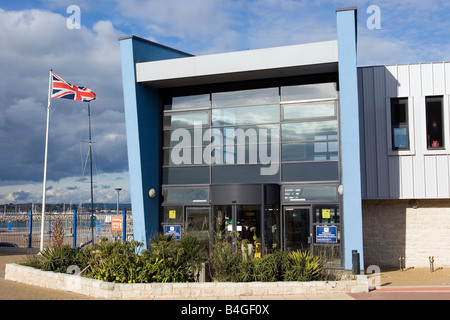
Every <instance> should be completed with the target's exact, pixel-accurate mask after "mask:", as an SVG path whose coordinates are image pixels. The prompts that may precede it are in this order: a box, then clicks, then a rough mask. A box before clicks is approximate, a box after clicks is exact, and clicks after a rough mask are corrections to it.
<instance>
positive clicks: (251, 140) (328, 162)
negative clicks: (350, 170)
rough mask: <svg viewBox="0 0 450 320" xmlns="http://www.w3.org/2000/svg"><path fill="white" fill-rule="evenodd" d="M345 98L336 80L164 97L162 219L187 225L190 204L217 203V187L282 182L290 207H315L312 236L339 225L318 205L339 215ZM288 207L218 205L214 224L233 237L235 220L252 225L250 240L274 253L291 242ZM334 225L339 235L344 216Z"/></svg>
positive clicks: (284, 200) (284, 202) (283, 196)
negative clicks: (212, 191) (213, 189)
mask: <svg viewBox="0 0 450 320" xmlns="http://www.w3.org/2000/svg"><path fill="white" fill-rule="evenodd" d="M337 99H338V92H337V88H336V83H333V82H330V83H319V84H308V85H290V86H275V87H271V88H262V89H251V90H238V91H230V92H207V93H205V94H198V95H190V96H166V97H164V101H165V102H166V103H165V105H164V118H163V159H162V188H163V195H164V199H163V210H162V222H163V223H166V224H171V223H179V224H185V223H186V221H185V220H186V213H185V211H186V208H187V207H189V206H192V205H196V206H199V205H204V206H210V204H211V201H212V199H210V195H209V188H210V186H211V185H216V184H217V185H220V184H249V183H250V184H259V183H260V184H279V185H281V186H282V188H281V197H280V201H281V204H282V205H284V206H287V205H289V206H295V205H299V204H301V205H310V206H311V210H312V211H311V212H312V219H311V223H310V225H311V227H310V229H311V230H310V231H311V233H314V232H315V231H314V230H313V229H314V228H315V227H316V226H318V227H320V228H322V227H324V226H327V225H331V224H330V223H331V222H325V220H323V221H322V220H317V219H316V216H317V215H316V211H315V210H316V207H314V206H315V205H316V204H324V203H325V207H323V208H322V207H320V208H319V207H318V208H319V209H317V210H323V211H320V212H321V213H322V212H324V215H323V216H324V217H326V216H327V214H328V212H329V211H328V209H329V210H330V215H333V213H334V215H335V216H338V215H339V205H338V204H339V201H338V195H337V186H338V185H339V179H340V178H339V177H340V174H339V125H338V113H339V112H338V103H337V101H338V100H337ZM356 147H357V146H355V148H356ZM278 196H279V195H278ZM328 204H333V205H334V207H333V206H331V207H330V205H328ZM238 207H239V208H238ZM328 207H330V208H328ZM230 210H236V213H235V215H236V214H237V221H235V222H233V221H231V219H232V218H231V217H232V214H233V212H232V211H230ZM228 211H230V212H228ZM284 212H285V210H283V208H282V207H281V206H276V207H271V206H256V207H252V208H250V207H248V206H245V204H238V205H236V208H235V209H233V208H232V206H231V205H229V206H214V207H213V208H212V207H211V215H212V219H211V220H210V221H211V228H213V229H214V230H217V231H221V232H222V233H223V235H224V236H225V237H226V236H227V232H228V230H229V225H230V224H232V223H235V224H239V225H240V226H242V227H240V229H241V231H242V232H241V233H240V234H241V237H244V233H248V232H247V231H249V230H250V229H252V230H254V231H255V232H256V233H255V234H253V235H252V236H251V238H249V239H248V240H249V242H252V241H251V240H252V239H253V238H254V237H255V238H256V239H257V241H263V242H264V243H263V247H264V250H265V252H271V251H273V250H276V249H279V248H280V247H281V246H282V243H283V237H284V236H285V235H283V230H282V229H283V228H281V227H280V226H281V222H282V221H285V220H286V219H284V220H283V219H282V215H283V214H284ZM319 216H320V215H319ZM324 219H325V218H324ZM213 221H214V222H213ZM330 221H331V220H330ZM202 223H203V221H202ZM251 223H256V224H257V226H258V227H257V228H252V227H251V226H250V224H251ZM215 224H219V225H217V226H216V225H215ZM334 226H336V227H337V229H338V233H339V232H340V231H339V229H340V221H339V219H337V220H333V227H334ZM247 227H248V228H247ZM320 228H319V229H320ZM320 230H322V229H320ZM244 231H245V232H244ZM246 235H247V234H246ZM316 239H317V236H316V234H314V237H313V241H316ZM320 241H323V239H322V238H320ZM339 241H340V240H338V243H337V244H339ZM315 244H317V245H319V246H323V245H327V244H328V243H326V242H318V243H316V242H315ZM333 244H335V243H333Z"/></svg>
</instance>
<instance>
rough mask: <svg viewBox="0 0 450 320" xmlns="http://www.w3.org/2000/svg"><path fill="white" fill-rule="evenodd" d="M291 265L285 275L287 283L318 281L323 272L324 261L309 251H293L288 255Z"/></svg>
mask: <svg viewBox="0 0 450 320" xmlns="http://www.w3.org/2000/svg"><path fill="white" fill-rule="evenodd" d="M288 259H289V265H288V267H287V268H286V270H285V273H284V280H285V281H316V280H319V279H320V277H321V275H322V271H323V261H322V260H321V259H320V258H319V257H317V256H313V255H312V254H311V253H310V252H309V251H300V250H297V251H292V252H289V254H288Z"/></svg>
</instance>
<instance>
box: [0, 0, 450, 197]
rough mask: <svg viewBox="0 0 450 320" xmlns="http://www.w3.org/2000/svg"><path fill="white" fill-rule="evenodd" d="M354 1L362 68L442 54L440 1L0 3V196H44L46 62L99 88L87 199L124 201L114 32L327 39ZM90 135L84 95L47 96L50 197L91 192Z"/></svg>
mask: <svg viewBox="0 0 450 320" xmlns="http://www.w3.org/2000/svg"><path fill="white" fill-rule="evenodd" d="M74 6H76V8H78V9H79V11H77V10H75V11H73V10H72V8H73V7H74ZM353 6H357V7H358V65H359V66H365V65H389V64H405V63H420V62H442V61H450V19H449V18H448V17H450V2H448V1H445V0H431V1H418V0H401V1H395V0H378V1H376V0H373V1H372V0H367V1H366V0H353V1H347V0H346V1H340V0H330V1H323V0H317V1H305V0H249V1H242V0H189V1H186V0H96V1H93V0H35V1H31V0H0V152H1V153H0V205H1V204H5V203H16V204H19V203H41V201H42V185H43V183H42V181H43V170H44V169H43V168H44V146H45V125H46V108H47V95H48V78H49V70H50V69H52V70H53V71H54V72H55V73H56V74H57V75H59V76H60V77H62V78H63V79H65V80H66V81H67V82H69V83H72V84H75V85H79V86H88V87H89V88H91V89H92V90H93V91H94V92H95V93H96V94H97V99H96V100H95V101H93V102H91V115H92V118H91V121H92V140H93V142H94V143H93V162H94V164H93V167H94V170H93V174H94V185H95V191H94V201H95V202H104V203H115V201H116V200H117V193H116V191H115V190H114V189H115V188H117V187H120V188H122V191H121V193H120V200H121V202H128V203H129V202H130V191H129V181H128V179H129V176H128V160H127V146H126V130H125V114H124V105H123V93H122V77H121V64H120V52H119V41H118V39H119V37H122V36H126V35H136V36H139V37H142V38H145V39H149V40H152V41H155V42H158V43H161V44H163V45H166V46H169V47H173V48H176V49H178V50H181V51H184V52H188V53H191V54H194V55H203V54H213V53H222V52H231V51H241V50H248V49H260V48H268V47H277V46H286V45H294V44H301V43H308V42H317V41H328V40H335V39H336V17H335V14H336V13H335V11H336V9H337V8H343V7H353ZM371 6H372V7H371ZM373 6H376V7H373ZM374 8H375V9H377V10H375V11H374V10H373V9H374ZM68 9H69V10H68ZM368 9H369V10H368ZM76 22H77V23H78V25H76V24H75V23H76ZM78 26H79V27H78ZM86 141H88V116H87V103H85V102H78V101H70V100H66V99H52V107H51V112H50V130H49V144H48V149H49V151H48V168H47V192H46V201H47V203H62V202H65V203H73V204H78V203H80V202H89V201H90V184H89V162H88V144H87V143H86Z"/></svg>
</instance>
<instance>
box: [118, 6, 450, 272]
mask: <svg viewBox="0 0 450 320" xmlns="http://www.w3.org/2000/svg"><path fill="white" fill-rule="evenodd" d="M336 17H337V40H336V41H328V42H318V43H309V44H301V45H294V46H286V47H278V48H269V49H260V50H247V51H242V52H231V53H223V54H213V55H204V56H192V55H190V54H187V53H184V52H181V51H178V50H175V49H172V48H168V47H165V46H162V45H160V44H157V43H154V42H151V41H147V40H144V39H141V38H138V37H135V36H130V37H124V38H121V39H120V47H121V55H122V74H123V88H124V101H125V115H126V128H127V143H128V159H129V172H130V187H131V201H132V207H133V228H134V236H135V240H138V241H141V242H143V243H144V244H145V245H148V241H149V240H150V239H151V237H152V236H153V235H155V234H156V233H158V232H165V233H172V234H174V235H176V236H177V235H179V234H180V233H182V232H186V231H193V232H196V233H197V234H198V235H199V236H200V238H201V239H202V241H204V244H205V246H206V247H208V246H209V245H210V243H212V242H214V241H215V240H216V238H218V237H223V238H224V239H228V240H229V241H231V242H232V241H234V240H236V239H238V238H239V239H240V240H241V239H242V240H248V243H249V248H250V249H251V250H252V251H253V252H254V254H256V255H259V254H261V255H264V254H266V253H270V252H272V251H273V250H276V249H282V250H293V249H309V250H311V251H312V252H314V253H316V254H322V255H324V256H326V257H327V258H328V260H329V262H330V263H331V264H334V265H336V266H338V267H342V268H345V269H347V270H349V269H352V263H353V262H355V258H357V257H358V255H354V253H355V252H357V253H358V254H359V263H360V267H361V269H364V268H365V266H366V267H367V266H368V265H371V264H376V265H379V266H395V267H397V266H398V265H399V260H398V259H399V258H400V257H405V263H406V264H407V265H416V266H422V264H424V265H428V257H429V256H434V257H435V261H436V262H437V261H442V264H446V265H450V261H449V258H448V256H449V255H448V253H449V252H450V246H449V227H448V226H449V222H450V221H449V219H450V201H446V200H444V199H448V198H449V197H450V187H449V179H450V170H449V159H448V158H449V157H448V155H449V152H448V151H446V147H447V148H448V147H450V143H449V142H450V132H449V123H448V117H449V114H448V105H449V101H448V94H449V92H450V81H449V80H450V64H445V63H441V64H429V65H428V64H427V65H425V64H423V65H411V66H392V67H391V66H388V67H385V66H379V67H364V68H358V67H357V64H356V61H357V59H356V58H357V51H356V41H357V37H356V8H346V9H339V10H337V11H336ZM420 132H421V133H420ZM427 209H430V210H427ZM437 221H439V223H436V222H437ZM436 237H437V238H438V239H439V240H438V239H436ZM424 239H427V240H426V241H425V242H426V243H423V241H424ZM419 248H420V250H419ZM423 261H425V262H423Z"/></svg>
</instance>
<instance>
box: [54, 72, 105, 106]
mask: <svg viewBox="0 0 450 320" xmlns="http://www.w3.org/2000/svg"><path fill="white" fill-rule="evenodd" d="M96 97H97V96H96V95H95V93H94V92H93V91H92V90H91V89H89V88H88V87H78V86H76V85H73V84H70V83H68V82H66V81H64V80H63V79H62V78H61V77H59V76H57V75H56V74H55V73H54V72H52V98H64V99H70V100H77V101H91V100H94V99H95V98H96Z"/></svg>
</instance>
